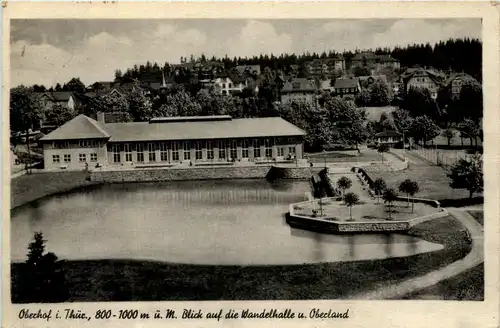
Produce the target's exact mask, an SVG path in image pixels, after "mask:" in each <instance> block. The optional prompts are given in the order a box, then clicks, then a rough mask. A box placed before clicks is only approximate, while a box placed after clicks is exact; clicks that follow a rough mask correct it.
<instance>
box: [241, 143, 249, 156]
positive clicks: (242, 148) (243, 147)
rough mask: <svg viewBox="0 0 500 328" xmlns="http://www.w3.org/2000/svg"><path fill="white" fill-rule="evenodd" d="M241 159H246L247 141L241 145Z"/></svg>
mask: <svg viewBox="0 0 500 328" xmlns="http://www.w3.org/2000/svg"><path fill="white" fill-rule="evenodd" d="M241 158H248V140H243V142H242V143H241Z"/></svg>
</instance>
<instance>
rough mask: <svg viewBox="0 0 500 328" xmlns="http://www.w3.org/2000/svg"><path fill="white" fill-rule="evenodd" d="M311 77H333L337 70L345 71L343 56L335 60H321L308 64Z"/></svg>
mask: <svg viewBox="0 0 500 328" xmlns="http://www.w3.org/2000/svg"><path fill="white" fill-rule="evenodd" d="M306 69H307V73H308V75H309V76H310V77H321V76H331V75H333V73H334V72H335V70H345V60H344V57H342V55H336V56H335V57H333V58H319V59H314V60H312V61H310V62H307V63H306Z"/></svg>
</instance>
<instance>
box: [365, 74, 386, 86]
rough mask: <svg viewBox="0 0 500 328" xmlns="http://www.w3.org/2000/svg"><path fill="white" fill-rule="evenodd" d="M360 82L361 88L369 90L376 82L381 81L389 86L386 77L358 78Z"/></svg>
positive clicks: (370, 76) (369, 76)
mask: <svg viewBox="0 0 500 328" xmlns="http://www.w3.org/2000/svg"><path fill="white" fill-rule="evenodd" d="M358 80H359V84H360V86H361V88H368V87H369V86H370V85H371V84H373V83H374V82H375V81H381V82H383V83H385V84H387V85H388V83H387V77H386V76H385V75H368V76H358Z"/></svg>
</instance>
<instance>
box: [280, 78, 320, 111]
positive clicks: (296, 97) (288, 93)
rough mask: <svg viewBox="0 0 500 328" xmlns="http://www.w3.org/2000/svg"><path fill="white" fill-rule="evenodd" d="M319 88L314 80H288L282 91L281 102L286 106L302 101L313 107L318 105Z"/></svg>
mask: <svg viewBox="0 0 500 328" xmlns="http://www.w3.org/2000/svg"><path fill="white" fill-rule="evenodd" d="M317 93H318V90H317V87H316V83H315V82H314V81H313V80H308V79H306V78H292V79H289V80H286V81H285V83H284V84H283V88H282V89H281V102H282V103H284V104H287V103H291V102H293V101H302V102H306V103H309V104H311V105H314V104H316V100H317Z"/></svg>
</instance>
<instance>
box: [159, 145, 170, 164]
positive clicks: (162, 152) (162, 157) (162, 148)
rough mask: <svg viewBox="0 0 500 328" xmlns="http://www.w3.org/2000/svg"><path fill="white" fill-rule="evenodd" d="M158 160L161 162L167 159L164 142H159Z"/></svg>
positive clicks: (166, 147)
mask: <svg viewBox="0 0 500 328" xmlns="http://www.w3.org/2000/svg"><path fill="white" fill-rule="evenodd" d="M160 160H161V161H162V162H167V161H168V145H167V143H166V142H162V143H161V144H160Z"/></svg>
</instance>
